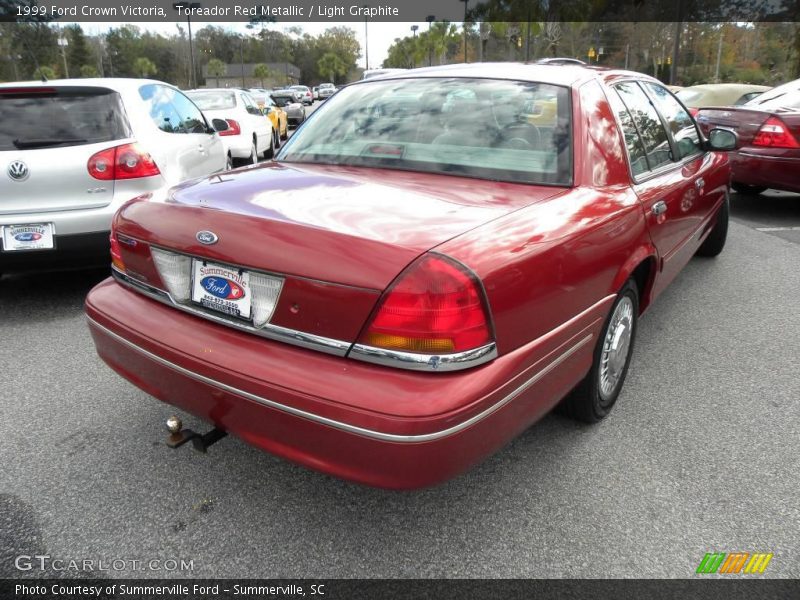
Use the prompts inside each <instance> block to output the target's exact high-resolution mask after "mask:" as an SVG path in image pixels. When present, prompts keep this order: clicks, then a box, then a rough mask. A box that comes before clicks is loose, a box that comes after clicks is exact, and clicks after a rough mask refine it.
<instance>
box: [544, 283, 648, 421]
mask: <svg viewBox="0 0 800 600" xmlns="http://www.w3.org/2000/svg"><path fill="white" fill-rule="evenodd" d="M638 316H639V292H638V290H637V287H636V283H635V282H634V281H633V280H632V279H631V280H628V282H627V283H626V284H625V286H624V287H623V288H622V289H621V290H620V292H619V294H618V295H617V299H616V300H615V301H614V305H613V306H612V307H611V313H610V314H609V317H608V319H607V320H606V322H605V325H604V326H603V330H602V331H601V333H600V337H599V338H598V340H597V345H596V346H595V349H594V360H593V361H592V368H591V370H590V371H589V374H588V375H587V376H586V377H585V378H584V379H583V381H581V382H580V383H579V384H578V385H577V386H576V387H575V389H574V390H572V392H570V394H569V395H568V396H567V397H566V398H564V400H563V401H562V403H561V406H560V409H561V411H562V412H564V413H566V414H567V415H569V416H571V417H573V418H575V419H578V420H580V421H584V422H586V423H596V422H597V421H600V420H602V419H603V418H604V417H605V416H606V415H608V413H609V412H611V409H612V408H613V406H614V404H615V403H616V401H617V397H618V396H619V394H620V391H621V390H622V385H623V383H624V382H625V377H626V375H627V374H628V366H629V365H630V360H631V356H632V354H633V343H634V340H635V338H636V324H637V321H638Z"/></svg>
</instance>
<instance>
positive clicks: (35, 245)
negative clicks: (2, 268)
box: [2, 223, 55, 252]
mask: <svg viewBox="0 0 800 600" xmlns="http://www.w3.org/2000/svg"><path fill="white" fill-rule="evenodd" d="M2 229H3V250H5V251H6V252H14V251H17V250H48V249H50V248H53V247H54V246H55V244H54V243H53V224H52V223H33V224H30V225H4V226H3V227H2Z"/></svg>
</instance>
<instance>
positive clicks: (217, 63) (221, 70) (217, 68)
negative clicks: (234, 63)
mask: <svg viewBox="0 0 800 600" xmlns="http://www.w3.org/2000/svg"><path fill="white" fill-rule="evenodd" d="M208 74H209V75H211V76H212V77H214V78H216V81H215V82H214V85H215V87H219V78H220V77H222V76H223V75H225V63H224V62H222V61H221V60H220V59H218V58H212V59H211V60H210V61H208Z"/></svg>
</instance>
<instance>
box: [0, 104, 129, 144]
mask: <svg viewBox="0 0 800 600" xmlns="http://www.w3.org/2000/svg"><path fill="white" fill-rule="evenodd" d="M130 136H131V133H130V128H129V126H128V120H127V118H126V116H125V109H124V108H123V106H122V99H121V98H120V96H119V94H118V93H116V92H113V91H111V90H104V89H96V88H91V89H87V88H49V89H40V88H31V89H27V90H25V89H11V88H5V89H3V88H0V151H2V150H26V149H35V148H55V147H62V146H79V145H83V144H96V143H100V142H109V141H113V140H120V139H124V138H127V137H130Z"/></svg>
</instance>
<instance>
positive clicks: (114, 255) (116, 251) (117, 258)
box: [111, 224, 125, 273]
mask: <svg viewBox="0 0 800 600" xmlns="http://www.w3.org/2000/svg"><path fill="white" fill-rule="evenodd" d="M111 264H112V265H114V266H115V267H116V268H117V269H119V270H120V271H122V272H123V273H124V272H125V263H124V262H122V252H121V249H120V246H119V240H118V239H117V232H116V231H115V230H114V225H113V224H112V225H111Z"/></svg>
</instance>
